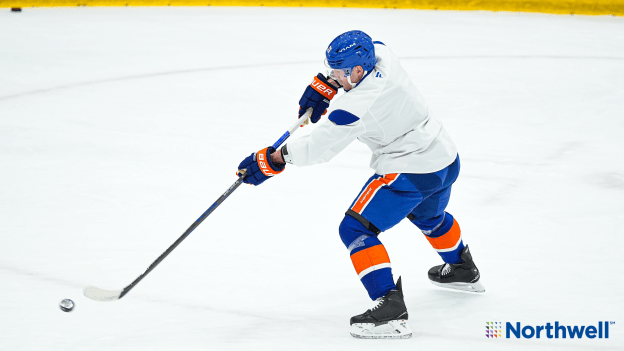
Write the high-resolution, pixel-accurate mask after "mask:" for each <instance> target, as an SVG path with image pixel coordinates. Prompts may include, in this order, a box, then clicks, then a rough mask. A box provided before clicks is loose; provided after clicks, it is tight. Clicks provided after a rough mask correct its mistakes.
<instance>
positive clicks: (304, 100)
mask: <svg viewBox="0 0 624 351" xmlns="http://www.w3.org/2000/svg"><path fill="white" fill-rule="evenodd" d="M336 92H337V89H336V87H335V86H333V85H332V84H330V83H329V82H328V81H327V78H325V76H324V75H323V74H321V73H319V74H318V75H317V76H316V77H314V80H313V81H312V83H311V84H310V85H308V87H307V88H306V90H305V91H304V92H303V96H302V97H301V100H299V117H301V116H303V114H304V113H305V112H306V111H307V110H308V108H310V107H312V109H313V110H314V111H312V115H311V116H310V120H311V121H312V123H316V122H318V120H319V119H320V118H321V115H324V114H325V113H327V108H328V107H329V101H330V100H331V99H333V98H334V96H335V95H336Z"/></svg>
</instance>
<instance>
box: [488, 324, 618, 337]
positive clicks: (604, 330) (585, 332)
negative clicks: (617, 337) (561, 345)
mask: <svg viewBox="0 0 624 351" xmlns="http://www.w3.org/2000/svg"><path fill="white" fill-rule="evenodd" d="M613 324H615V322H607V321H604V322H598V324H597V325H596V326H594V325H587V326H585V325H581V326H578V325H573V326H571V325H561V324H559V322H558V321H556V322H555V324H554V325H553V324H550V323H546V325H536V326H531V325H525V326H522V325H521V324H520V322H516V323H515V324H512V323H509V322H506V323H505V338H506V339H510V338H512V337H515V338H516V339H520V338H524V339H532V338H536V339H540V338H548V339H566V338H570V339H581V338H583V336H585V337H586V338H588V339H595V338H598V339H608V338H609V325H613ZM502 328H503V322H486V326H485V336H486V337H488V338H491V339H501V338H503V337H502V334H501V329H502Z"/></svg>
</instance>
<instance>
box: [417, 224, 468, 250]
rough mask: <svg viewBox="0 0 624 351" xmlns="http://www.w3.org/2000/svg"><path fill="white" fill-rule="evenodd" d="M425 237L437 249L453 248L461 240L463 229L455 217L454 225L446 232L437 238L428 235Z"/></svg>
mask: <svg viewBox="0 0 624 351" xmlns="http://www.w3.org/2000/svg"><path fill="white" fill-rule="evenodd" d="M425 237H426V238H427V240H429V243H430V244H431V246H433V248H434V249H436V250H445V249H452V248H453V247H455V246H456V245H457V243H458V242H459V241H460V240H461V230H460V229H459V224H458V223H457V221H456V220H455V218H453V226H452V227H451V229H449V231H448V232H447V233H446V234H444V235H442V236H439V237H437V238H430V237H428V236H427V235H425Z"/></svg>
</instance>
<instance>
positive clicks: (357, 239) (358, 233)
mask: <svg viewBox="0 0 624 351" xmlns="http://www.w3.org/2000/svg"><path fill="white" fill-rule="evenodd" d="M338 232H339V233H340V239H341V240H342V243H343V244H344V245H345V246H346V247H347V248H349V247H350V246H352V245H360V244H362V243H363V241H364V240H365V239H367V238H369V237H372V238H375V239H376V238H377V235H376V234H375V233H373V232H372V231H370V230H369V229H368V228H366V227H365V226H364V225H363V224H362V223H360V222H359V221H358V220H357V219H355V218H353V217H351V216H349V215H345V216H344V218H343V219H342V222H341V223H340V227H339V228H338ZM362 245H363V244H362ZM351 250H352V249H349V251H351Z"/></svg>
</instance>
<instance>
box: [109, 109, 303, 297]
mask: <svg viewBox="0 0 624 351" xmlns="http://www.w3.org/2000/svg"><path fill="white" fill-rule="evenodd" d="M311 113H312V110H311V109H308V111H306V113H305V114H304V115H303V116H301V118H299V120H298V121H297V123H295V124H293V125H292V126H291V127H290V128H289V129H288V131H286V133H284V134H283V135H282V136H281V137H280V138H279V139H278V140H277V141H276V142H275V144H273V147H274V148H276V149H277V148H278V147H280V146H281V145H282V144H283V143H284V141H286V139H288V138H289V137H290V136H291V135H292V134H293V133H294V132H295V131H296V130H297V128H298V127H299V126H300V125H302V124H303V123H304V122H305V121H306V119H308V117H309V116H310V114H311ZM244 172H245V173H243V174H242V175H241V176H240V177H238V179H237V180H236V181H235V182H234V184H232V186H230V187H229V188H228V189H227V190H226V191H225V192H224V193H223V194H222V195H221V196H220V197H219V198H218V199H217V201H215V203H213V204H212V205H211V206H210V207H208V209H207V210H206V211H205V212H204V213H202V215H201V216H200V217H199V218H198V219H197V220H196V221H195V222H194V223H193V224H191V226H190V227H189V228H188V229H187V230H186V231H185V232H184V233H183V234H182V235H181V236H180V237H179V238H178V240H176V241H175V242H174V243H173V244H172V245H171V246H169V248H168V249H167V250H166V251H165V252H163V253H162V254H161V255H160V256H159V257H158V258H157V259H156V261H154V262H152V264H151V265H150V266H149V267H147V269H146V270H145V272H143V274H141V275H140V276H139V277H138V278H136V279H135V280H134V281H133V282H132V283H130V285H128V286H126V287H125V288H124V289H123V290H122V292H121V294H120V295H119V298H120V299H121V298H122V297H124V295H126V294H127V293H128V292H129V291H130V290H132V288H134V287H135V286H136V285H137V284H138V283H139V282H140V281H141V280H143V278H145V276H146V275H148V274H149V272H151V271H152V270H153V269H154V268H156V266H158V264H159V263H160V262H162V261H163V260H164V259H165V258H166V257H167V256H168V255H169V254H170V253H171V252H172V251H173V250H174V249H175V248H176V247H178V245H180V243H182V241H184V239H186V237H188V236H189V235H190V234H191V233H192V232H193V230H195V228H197V227H198V226H199V225H200V224H201V223H202V222H203V221H204V220H205V219H206V218H207V217H208V216H210V214H211V213H212V212H214V210H216V209H217V207H219V205H221V204H222V203H223V201H225V199H227V198H228V197H229V196H230V195H231V194H232V193H233V192H234V191H235V190H236V189H238V187H239V186H240V185H241V184H242V183H243V180H244V179H245V176H246V171H244Z"/></svg>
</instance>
